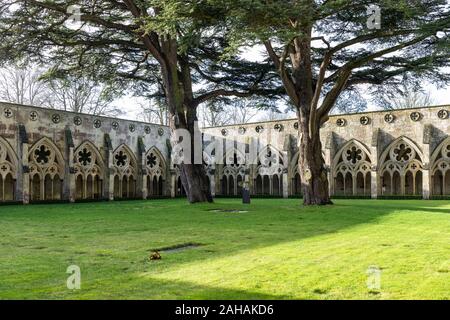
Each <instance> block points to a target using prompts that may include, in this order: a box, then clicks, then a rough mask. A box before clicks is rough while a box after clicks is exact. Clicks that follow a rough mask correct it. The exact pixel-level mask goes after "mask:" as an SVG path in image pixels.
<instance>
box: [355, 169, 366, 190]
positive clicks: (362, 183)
mask: <svg viewBox="0 0 450 320" xmlns="http://www.w3.org/2000/svg"><path fill="white" fill-rule="evenodd" d="M356 194H357V195H358V196H365V195H366V179H365V176H364V173H363V172H358V173H357V174H356Z"/></svg>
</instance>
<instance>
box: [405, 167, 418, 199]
mask: <svg viewBox="0 0 450 320" xmlns="http://www.w3.org/2000/svg"><path fill="white" fill-rule="evenodd" d="M415 186H416V184H415V181H414V175H413V173H412V172H411V171H408V172H406V175H405V195H408V196H412V195H414V194H415V192H414V191H415Z"/></svg>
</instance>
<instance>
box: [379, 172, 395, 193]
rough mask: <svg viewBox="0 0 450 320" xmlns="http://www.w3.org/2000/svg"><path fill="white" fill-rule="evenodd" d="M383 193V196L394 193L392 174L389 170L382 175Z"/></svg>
mask: <svg viewBox="0 0 450 320" xmlns="http://www.w3.org/2000/svg"><path fill="white" fill-rule="evenodd" d="M381 194H382V195H383V196H387V195H392V194H393V190H392V179H391V174H390V173H389V172H388V171H385V172H384V174H383V177H382V181H381Z"/></svg>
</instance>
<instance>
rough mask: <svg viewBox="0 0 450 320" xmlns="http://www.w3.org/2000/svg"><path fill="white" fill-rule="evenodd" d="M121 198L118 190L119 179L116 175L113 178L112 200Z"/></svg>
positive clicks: (119, 189)
mask: <svg viewBox="0 0 450 320" xmlns="http://www.w3.org/2000/svg"><path fill="white" fill-rule="evenodd" d="M121 197H122V193H121V188H120V179H119V177H118V176H117V175H116V176H114V198H116V199H120V198H121Z"/></svg>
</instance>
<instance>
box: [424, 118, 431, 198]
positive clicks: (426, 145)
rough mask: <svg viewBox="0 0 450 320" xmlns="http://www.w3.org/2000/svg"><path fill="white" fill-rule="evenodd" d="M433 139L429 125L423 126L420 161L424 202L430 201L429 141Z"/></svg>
mask: <svg viewBox="0 0 450 320" xmlns="http://www.w3.org/2000/svg"><path fill="white" fill-rule="evenodd" d="M432 137H433V127H432V125H431V124H425V125H424V130H423V159H422V162H423V163H422V166H423V171H422V197H423V199H425V200H429V199H430V193H431V187H430V186H431V167H430V166H431V163H430V158H431V152H432V150H431V140H432Z"/></svg>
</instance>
